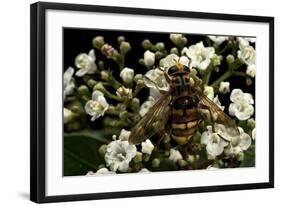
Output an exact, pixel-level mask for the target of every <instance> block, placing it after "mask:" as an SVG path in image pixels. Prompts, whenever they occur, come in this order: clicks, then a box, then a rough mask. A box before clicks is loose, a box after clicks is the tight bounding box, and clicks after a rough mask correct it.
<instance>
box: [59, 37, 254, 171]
mask: <svg viewBox="0 0 281 205" xmlns="http://www.w3.org/2000/svg"><path fill="white" fill-rule="evenodd" d="M155 35H156V34H155ZM193 37H194V36H192V35H185V34H179V33H177V34H176V33H175V34H170V35H169V36H167V37H166V40H167V41H170V42H169V44H168V43H166V42H165V41H166V40H165V41H163V42H162V41H159V42H156V43H153V42H151V41H150V40H149V39H142V42H138V44H136V45H135V44H134V43H131V42H129V41H127V40H126V38H125V37H124V36H118V38H117V41H116V44H112V45H111V44H110V43H108V42H106V38H105V37H104V36H94V38H93V39H92V45H93V48H91V49H90V51H89V52H85V53H80V54H79V53H78V55H77V57H76V58H75V59H74V65H75V67H74V66H73V67H68V68H67V69H66V70H65V71H64V75H63V80H64V81H63V89H64V90H63V97H64V110H63V116H64V128H65V129H64V130H65V136H66V137H65V140H66V141H65V144H66V145H68V144H67V143H68V140H69V141H70V142H69V143H72V141H75V140H77V141H78V142H79V143H75V144H72V146H68V149H73V152H76V151H77V150H79V153H78V154H77V156H78V157H76V155H75V154H71V155H70V156H72V157H73V156H75V157H73V158H75V159H76V160H78V159H80V158H81V160H80V161H79V162H76V163H79V164H80V165H79V166H77V167H80V168H81V170H82V171H81V172H80V171H77V170H76V171H75V172H74V173H75V174H77V173H80V174H84V175H88V176H89V175H94V176H96V175H101V174H116V173H146V172H150V171H167V170H168V171H169V170H190V169H218V168H229V167H240V166H253V162H254V160H255V138H256V129H255V119H254V117H255V107H254V103H255V102H254V89H253V85H254V83H253V82H254V80H255V75H256V65H255V62H256V60H255V58H256V54H255V39H254V38H242V37H230V36H211V35H210V36H202V37H200V38H199V37H196V38H194V39H197V38H199V39H200V40H199V41H197V42H196V43H194V44H190V43H189V42H194V41H193V40H192V39H193ZM190 39H191V40H190ZM110 42H112V41H110ZM171 44H172V45H173V46H172V47H169V48H168V46H167V45H171ZM116 45H117V46H116ZM138 45H141V46H142V48H141V49H143V52H142V53H141V55H140V56H137V55H130V58H135V59H130V63H128V62H127V61H128V56H127V55H128V53H130V52H134V51H135V50H136V49H138V50H139V49H140V48H139V47H137V46H138ZM133 54H134V53H133ZM133 60H134V61H135V64H133V63H132V61H133ZM178 63H180V64H182V65H185V66H187V67H189V68H190V74H189V75H190V76H192V77H191V78H190V80H189V83H190V86H194V87H196V86H197V87H196V89H194V90H196V92H200V93H201V94H202V95H205V96H206V97H207V98H209V100H210V101H212V102H213V103H214V105H212V106H216V108H215V109H212V108H210V109H209V112H210V113H209V114H212V116H213V118H214V119H213V120H214V121H209V120H205V118H203V117H202V120H200V121H199V122H198V129H197V130H195V132H194V134H193V135H192V136H191V138H190V139H189V141H188V142H187V143H185V144H183V145H181V144H177V142H176V141H175V140H174V138H173V129H171V125H170V124H167V125H164V127H165V129H164V130H159V132H157V131H156V132H155V133H156V134H154V135H153V136H152V137H151V138H149V139H147V138H146V137H145V136H140V137H142V138H143V139H144V140H143V142H142V143H140V144H139V145H134V144H130V143H129V138H130V136H131V133H132V132H131V131H132V129H133V128H134V126H136V124H137V123H138V122H139V121H140V120H141V119H142V118H144V117H145V116H146V114H147V113H148V112H149V111H151V108H152V107H153V106H154V105H155V103H156V102H157V101H158V100H159V99H161V97H162V96H163V94H167V93H168V92H169V91H170V90H171V84H170V82H169V79H167V78H170V76H168V73H167V71H168V69H169V68H170V67H171V66H174V65H176V64H178ZM241 82H245V83H241ZM190 94H191V95H192V96H193V94H194V96H196V95H195V93H190ZM172 95H174V94H172ZM162 99H163V98H162ZM171 105H172V104H171ZM171 105H169V106H171ZM196 106H197V105H195V108H196ZM197 108H198V110H199V107H197ZM217 108H219V110H217ZM214 110H215V112H214ZM198 112H199V111H198ZM220 113H224V115H225V116H227V115H228V118H230V119H228V120H229V122H226V121H225V122H224V121H219V122H216V120H217V119H215V117H216V118H218V115H219V114H220ZM214 116H215V117H214ZM231 120H232V124H235V125H236V127H235V126H229V125H230V122H231ZM168 123H173V122H172V121H170V120H169V121H168ZM187 124H188V123H187ZM144 129H147V128H144ZM73 136H76V137H75V139H72V138H73ZM70 139H71V140H72V141H71V140H70ZM80 142H81V143H80ZM76 146H77V147H76ZM79 146H81V147H79ZM83 146H84V147H83ZM68 152H69V151H67V152H66V154H67V153H68ZM67 159H68V158H67ZM66 162H68V160H66ZM65 167H66V168H68V167H71V166H65ZM72 170H73V168H72V169H70V170H67V173H69V172H71V171H72ZM85 170H86V171H85Z"/></svg>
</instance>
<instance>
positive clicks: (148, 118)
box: [30, 2, 274, 203]
mask: <svg viewBox="0 0 281 205" xmlns="http://www.w3.org/2000/svg"><path fill="white" fill-rule="evenodd" d="M30 41H31V177H30V178H31V183H30V184H31V188H30V190H31V191H30V192H31V195H30V196H31V200H32V201H35V202H38V203H42V202H55V201H71V200H89V199H107V198H120V197H137V196H153V195H166V194H184V193H195V192H212V191H228V190H243V189H258V188H272V187H273V186H274V82H273V80H274V18H273V17H264V16H246V15H229V14H215V13H201V12H187V11H172V10H154V9H141V8H124V7H108V6H96V5H79V4H63V3H42V2H40V3H35V4H32V5H31V38H30Z"/></svg>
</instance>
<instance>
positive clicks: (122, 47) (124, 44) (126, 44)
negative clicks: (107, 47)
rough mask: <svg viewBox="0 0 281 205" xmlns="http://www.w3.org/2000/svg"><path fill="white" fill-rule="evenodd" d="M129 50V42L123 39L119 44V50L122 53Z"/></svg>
mask: <svg viewBox="0 0 281 205" xmlns="http://www.w3.org/2000/svg"><path fill="white" fill-rule="evenodd" d="M130 50H131V45H130V43H129V42H126V41H123V42H122V43H121V44H120V52H121V53H122V54H126V53H128V52H129V51H130Z"/></svg>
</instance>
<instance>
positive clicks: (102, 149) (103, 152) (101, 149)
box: [99, 144, 107, 157]
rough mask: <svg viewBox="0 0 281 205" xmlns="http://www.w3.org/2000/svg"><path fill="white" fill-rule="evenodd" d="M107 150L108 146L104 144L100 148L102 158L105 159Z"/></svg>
mask: <svg viewBox="0 0 281 205" xmlns="http://www.w3.org/2000/svg"><path fill="white" fill-rule="evenodd" d="M106 149H107V145H106V144H103V145H102V146H100V148H99V154H100V156H101V157H104V155H105V153H106Z"/></svg>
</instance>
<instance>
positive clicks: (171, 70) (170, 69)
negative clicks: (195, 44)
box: [168, 66, 178, 75]
mask: <svg viewBox="0 0 281 205" xmlns="http://www.w3.org/2000/svg"><path fill="white" fill-rule="evenodd" d="M177 71H178V68H177V67H176V66H172V67H170V68H169V70H168V74H169V75H171V74H173V73H175V72H177Z"/></svg>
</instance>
